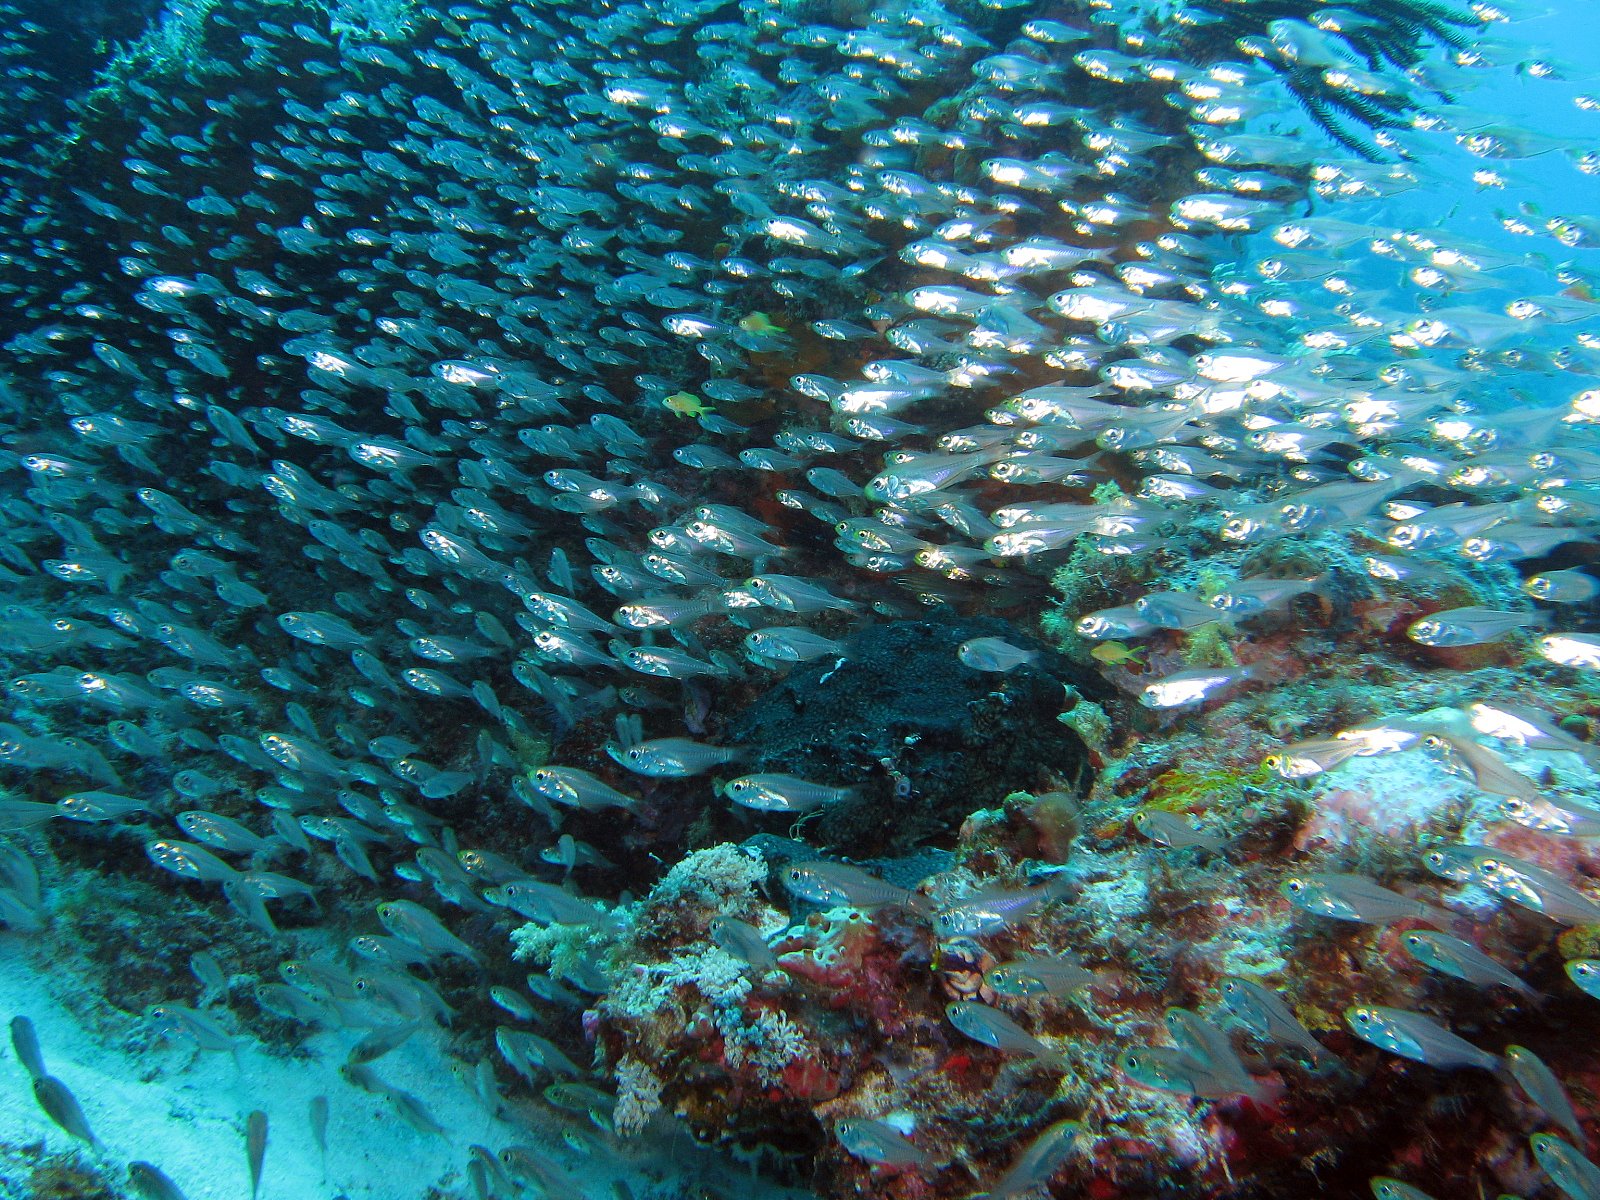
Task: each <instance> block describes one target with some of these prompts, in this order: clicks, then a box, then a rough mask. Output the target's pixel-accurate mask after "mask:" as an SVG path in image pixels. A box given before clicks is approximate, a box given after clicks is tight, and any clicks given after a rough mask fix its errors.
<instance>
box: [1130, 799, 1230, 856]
mask: <svg viewBox="0 0 1600 1200" xmlns="http://www.w3.org/2000/svg"><path fill="white" fill-rule="evenodd" d="M1133 827H1134V828H1135V829H1136V830H1138V831H1139V833H1140V834H1141V835H1143V836H1144V837H1147V838H1149V839H1150V840H1151V841H1152V842H1154V843H1155V844H1156V845H1158V846H1167V847H1169V848H1171V849H1174V850H1185V849H1189V848H1191V847H1195V846H1198V847H1200V848H1201V849H1202V850H1211V851H1217V850H1221V849H1222V848H1223V846H1224V845H1225V844H1226V843H1225V842H1224V841H1223V840H1222V839H1221V838H1219V837H1216V836H1215V835H1213V834H1209V833H1207V832H1206V831H1205V830H1203V829H1198V828H1196V827H1195V825H1194V823H1193V822H1192V821H1191V820H1190V819H1189V818H1188V817H1186V816H1185V815H1184V814H1182V813H1175V812H1168V811H1167V810H1166V809H1162V808H1142V809H1140V810H1139V811H1138V812H1137V813H1135V814H1134V816H1133Z"/></svg>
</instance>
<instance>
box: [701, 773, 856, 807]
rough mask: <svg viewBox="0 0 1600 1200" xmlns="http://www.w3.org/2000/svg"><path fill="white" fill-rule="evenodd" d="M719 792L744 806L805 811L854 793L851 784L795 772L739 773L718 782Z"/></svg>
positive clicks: (846, 798) (848, 797) (849, 796)
mask: <svg viewBox="0 0 1600 1200" xmlns="http://www.w3.org/2000/svg"><path fill="white" fill-rule="evenodd" d="M722 794H723V795H724V796H726V797H727V798H728V799H729V800H732V801H733V802H734V803H735V804H738V805H741V806H743V807H744V808H754V809H760V810H761V811H763V812H809V811H810V810H811V809H814V808H821V807H823V806H824V805H828V804H838V803H839V802H840V801H842V800H848V799H850V798H851V797H852V796H855V795H856V794H857V792H856V789H855V788H853V787H830V786H828V785H827V784H821V783H812V782H810V781H809V780H806V779H801V778H800V777H799V776H796V775H779V774H764V775H741V776H739V778H737V779H730V780H728V782H727V783H724V784H723V785H722Z"/></svg>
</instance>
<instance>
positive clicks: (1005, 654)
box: [956, 637, 1039, 674]
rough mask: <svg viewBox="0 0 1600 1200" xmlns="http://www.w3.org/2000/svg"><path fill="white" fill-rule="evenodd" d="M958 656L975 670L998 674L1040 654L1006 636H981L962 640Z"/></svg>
mask: <svg viewBox="0 0 1600 1200" xmlns="http://www.w3.org/2000/svg"><path fill="white" fill-rule="evenodd" d="M956 657H957V658H959V659H960V660H961V662H962V663H963V664H964V665H965V666H968V667H971V668H972V669H973V670H974V671H993V672H995V673H997V674H998V673H1005V672H1007V671H1014V670H1016V669H1017V668H1018V667H1020V666H1023V665H1024V664H1026V663H1030V662H1032V661H1033V660H1034V659H1036V658H1037V657H1039V655H1038V651H1036V650H1024V649H1022V648H1021V647H1020V646H1013V645H1012V644H1011V643H1010V642H1008V641H1006V640H1005V639H1004V638H997V637H981V638H970V639H968V640H967V641H965V642H962V643H961V645H960V646H959V647H958V648H957V650H956Z"/></svg>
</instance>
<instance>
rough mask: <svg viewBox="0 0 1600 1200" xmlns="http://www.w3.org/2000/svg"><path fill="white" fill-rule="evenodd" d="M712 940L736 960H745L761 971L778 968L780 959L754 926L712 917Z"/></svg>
mask: <svg viewBox="0 0 1600 1200" xmlns="http://www.w3.org/2000/svg"><path fill="white" fill-rule="evenodd" d="M707 929H708V931H709V932H710V934H711V940H712V941H713V942H714V943H716V945H718V946H719V947H721V948H722V949H723V950H726V951H727V952H728V953H729V954H731V955H733V956H734V957H735V958H739V959H743V960H744V961H745V962H747V963H749V964H750V965H751V966H752V967H755V968H756V969H757V970H761V971H770V970H773V969H775V968H776V967H777V965H778V958H777V956H776V955H775V954H773V952H772V948H771V947H770V946H768V945H767V939H766V938H765V937H764V936H762V933H761V931H760V930H759V929H757V928H756V927H755V926H754V925H749V924H746V923H745V922H744V921H739V920H735V919H734V918H733V917H728V916H721V917H712V918H711V923H710V924H709V925H708V926H707Z"/></svg>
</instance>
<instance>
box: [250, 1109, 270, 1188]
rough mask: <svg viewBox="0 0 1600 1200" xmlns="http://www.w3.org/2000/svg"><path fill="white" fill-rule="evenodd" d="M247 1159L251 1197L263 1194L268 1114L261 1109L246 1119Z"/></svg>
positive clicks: (254, 1111)
mask: <svg viewBox="0 0 1600 1200" xmlns="http://www.w3.org/2000/svg"><path fill="white" fill-rule="evenodd" d="M245 1157H246V1159H247V1160H248V1162H249V1166H250V1197H251V1200H255V1197H257V1196H259V1195H260V1194H261V1168H262V1165H263V1163H264V1162H265V1161H266V1157H267V1114H266V1113H264V1112H262V1111H261V1110H260V1109H259V1108H258V1109H255V1110H253V1111H252V1112H251V1113H250V1115H249V1116H248V1117H247V1118H246V1119H245Z"/></svg>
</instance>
